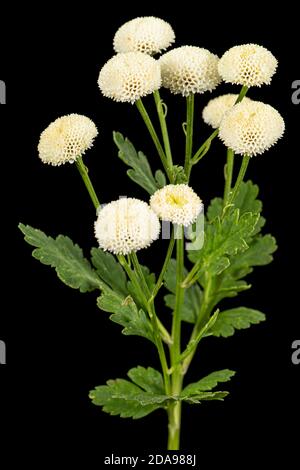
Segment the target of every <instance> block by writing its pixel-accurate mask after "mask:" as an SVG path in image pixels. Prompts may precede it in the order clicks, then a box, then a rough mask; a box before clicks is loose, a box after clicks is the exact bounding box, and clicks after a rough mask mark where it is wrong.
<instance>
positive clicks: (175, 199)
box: [166, 194, 188, 207]
mask: <svg viewBox="0 0 300 470" xmlns="http://www.w3.org/2000/svg"><path fill="white" fill-rule="evenodd" d="M166 201H167V203H168V204H171V205H172V206H178V207H183V206H185V204H186V203H187V202H188V201H187V199H186V198H185V197H184V196H182V195H179V194H168V195H167V196H166Z"/></svg>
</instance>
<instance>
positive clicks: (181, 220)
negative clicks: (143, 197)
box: [150, 184, 203, 227]
mask: <svg viewBox="0 0 300 470" xmlns="http://www.w3.org/2000/svg"><path fill="white" fill-rule="evenodd" d="M150 207H151V208H152V210H153V211H154V212H155V213H156V214H157V215H158V217H160V218H161V219H162V220H166V221H168V222H172V223H173V224H179V225H184V226H186V227H187V226H188V225H190V224H192V223H193V222H195V220H196V219H197V217H198V215H199V214H200V212H201V211H202V209H203V204H202V201H201V199H200V198H199V196H197V194H196V193H195V192H194V191H193V189H192V188H191V187H190V186H188V185H187V184H169V185H167V186H164V187H163V188H162V189H159V190H158V191H156V192H155V193H154V194H153V195H152V196H151V198H150Z"/></svg>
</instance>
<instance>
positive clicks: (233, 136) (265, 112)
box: [219, 101, 285, 156]
mask: <svg viewBox="0 0 300 470" xmlns="http://www.w3.org/2000/svg"><path fill="white" fill-rule="evenodd" d="M284 127H285V126H284V120H283V118H282V117H281V116H280V114H279V113H278V111H276V109H274V108H273V107H272V106H270V105H268V104H265V103H261V102H260V101H242V102H241V103H238V104H236V105H235V106H234V107H233V108H232V109H230V110H229V111H227V113H226V115H225V117H224V118H223V120H222V122H221V125H220V131H219V137H220V139H221V140H222V141H223V142H224V144H225V145H226V147H229V148H231V149H232V150H233V151H234V152H235V153H238V154H241V155H245V154H247V155H250V156H252V155H258V154H261V153H263V152H264V151H265V150H268V149H269V148H270V147H271V146H272V145H274V144H275V143H276V142H277V140H278V139H280V137H282V135H283V133H284Z"/></svg>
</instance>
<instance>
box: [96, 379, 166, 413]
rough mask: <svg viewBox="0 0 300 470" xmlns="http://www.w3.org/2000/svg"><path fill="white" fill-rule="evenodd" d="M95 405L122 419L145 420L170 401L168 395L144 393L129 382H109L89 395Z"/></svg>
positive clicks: (118, 380) (119, 380) (121, 380)
mask: <svg viewBox="0 0 300 470" xmlns="http://www.w3.org/2000/svg"><path fill="white" fill-rule="evenodd" d="M89 396H90V398H91V400H92V402H93V403H94V405H97V406H102V407H103V408H102V409H103V411H105V412H106V413H109V414H111V415H114V416H116V415H120V416H121V418H133V419H138V418H143V417H144V416H147V415H148V414H150V413H152V412H153V411H155V410H157V409H159V408H164V406H165V404H166V402H167V401H168V400H169V399H170V398H169V397H167V396H166V395H158V394H154V393H149V392H144V391H143V390H142V389H141V388H140V387H138V386H137V385H135V384H133V383H132V382H129V381H128V380H123V379H116V380H109V381H108V382H107V385H100V386H99V387H96V388H95V389H94V390H92V391H91V392H90V394H89Z"/></svg>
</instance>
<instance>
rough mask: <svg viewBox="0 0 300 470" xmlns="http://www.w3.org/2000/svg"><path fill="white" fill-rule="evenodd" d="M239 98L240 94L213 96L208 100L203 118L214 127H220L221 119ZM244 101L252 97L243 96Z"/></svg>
mask: <svg viewBox="0 0 300 470" xmlns="http://www.w3.org/2000/svg"><path fill="white" fill-rule="evenodd" d="M237 98H238V95H232V94H228V95H222V96H218V97H217V98H213V99H212V100H210V101H209V102H208V104H207V105H206V106H205V108H204V109H203V112H202V117H203V120H204V122H205V123H206V124H209V125H210V126H211V127H213V128H214V129H217V128H218V127H220V124H221V121H222V119H223V117H224V115H225V113H226V111H228V110H229V109H230V108H232V107H233V106H234V104H235V102H236V100H237ZM243 101H251V100H250V98H247V97H246V96H245V98H243Z"/></svg>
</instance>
